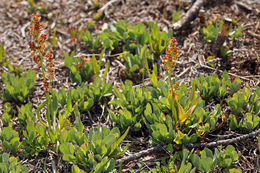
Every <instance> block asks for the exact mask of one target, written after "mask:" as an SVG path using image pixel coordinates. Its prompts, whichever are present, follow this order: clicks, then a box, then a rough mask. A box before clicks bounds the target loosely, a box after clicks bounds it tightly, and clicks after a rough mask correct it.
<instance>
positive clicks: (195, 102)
mask: <svg viewBox="0 0 260 173" xmlns="http://www.w3.org/2000/svg"><path fill="white" fill-rule="evenodd" d="M169 89H170V88H169V87H168V85H167V84H166V83H165V82H163V81H159V82H158V89H156V90H153V91H152V93H153V98H158V99H153V102H152V103H151V105H150V104H147V105H146V110H145V112H144V115H145V122H146V126H147V127H148V129H151V130H152V137H153V140H154V142H155V143H158V142H163V143H171V142H172V141H173V140H174V141H175V142H176V143H177V144H179V143H183V142H185V143H189V142H196V140H197V137H198V136H200V134H201V133H199V131H203V132H205V131H209V130H210V125H211V128H214V127H215V124H214V122H216V121H217V119H218V116H219V114H220V107H218V108H216V111H213V112H212V114H211V113H210V112H206V111H204V110H203V108H204V103H203V101H202V100H201V98H200V97H199V95H198V94H196V93H195V85H194V84H193V89H192V90H191V91H190V93H189V91H188V90H187V87H186V86H185V85H181V86H180V88H179V89H178V90H175V92H174V96H171V95H169V94H168V92H169ZM203 111H204V112H203ZM209 117H210V118H209ZM210 119H211V120H212V122H210ZM199 123H203V125H199ZM192 129H193V130H194V131H193V130H192ZM196 131H197V132H196Z"/></svg>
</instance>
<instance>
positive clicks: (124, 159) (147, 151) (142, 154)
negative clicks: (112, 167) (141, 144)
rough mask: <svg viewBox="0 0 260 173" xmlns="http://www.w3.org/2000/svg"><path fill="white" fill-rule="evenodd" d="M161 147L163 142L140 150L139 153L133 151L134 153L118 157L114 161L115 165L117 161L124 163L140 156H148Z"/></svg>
mask: <svg viewBox="0 0 260 173" xmlns="http://www.w3.org/2000/svg"><path fill="white" fill-rule="evenodd" d="M162 147H163V144H159V145H157V146H155V147H152V148H149V149H147V150H143V151H140V152H139V153H134V154H131V155H129V156H126V157H123V158H121V159H118V160H117V161H116V165H118V164H119V163H125V162H130V161H132V160H137V159H139V158H141V157H144V156H148V155H150V154H152V153H156V152H159V151H161V150H162Z"/></svg>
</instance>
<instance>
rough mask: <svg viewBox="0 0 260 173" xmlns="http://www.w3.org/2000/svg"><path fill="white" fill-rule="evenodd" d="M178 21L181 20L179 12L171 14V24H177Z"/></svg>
mask: <svg viewBox="0 0 260 173" xmlns="http://www.w3.org/2000/svg"><path fill="white" fill-rule="evenodd" d="M179 20H181V11H176V12H173V13H172V22H173V23H175V22H178V21H179Z"/></svg>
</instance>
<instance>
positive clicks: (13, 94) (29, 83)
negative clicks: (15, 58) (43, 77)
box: [2, 70, 36, 103]
mask: <svg viewBox="0 0 260 173" xmlns="http://www.w3.org/2000/svg"><path fill="white" fill-rule="evenodd" d="M2 80H3V82H4V84H5V90H4V93H3V99H4V100H5V101H15V102H21V103H25V102H26V99H27V97H28V95H29V94H31V93H32V91H33V88H34V83H35V80H36V74H35V73H34V72H33V71H32V70H29V71H28V72H27V73H26V74H24V75H23V76H22V77H18V76H14V75H12V74H11V73H3V74H2ZM21 86H23V87H21Z"/></svg>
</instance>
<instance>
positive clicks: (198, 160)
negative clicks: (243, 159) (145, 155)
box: [153, 145, 242, 173]
mask: <svg viewBox="0 0 260 173" xmlns="http://www.w3.org/2000/svg"><path fill="white" fill-rule="evenodd" d="M239 156H240V153H238V152H236V151H235V149H234V147H233V146H231V145H229V146H227V147H226V148H225V149H224V150H221V149H215V151H214V153H213V152H212V151H211V150H210V149H208V148H204V149H203V150H202V151H200V152H197V153H196V152H194V151H193V150H192V151H189V150H187V149H185V148H184V149H182V151H179V152H174V154H171V155H170V158H169V159H167V160H168V161H166V159H164V160H163V161H162V162H161V163H157V167H156V169H154V170H153V171H155V170H156V171H157V172H179V173H190V172H194V173H195V172H198V171H200V172H227V173H231V172H237V173H241V172H242V171H241V170H240V169H235V168H232V165H234V164H235V163H236V161H237V160H238V158H239ZM156 171H155V172H156Z"/></svg>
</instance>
